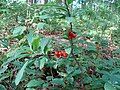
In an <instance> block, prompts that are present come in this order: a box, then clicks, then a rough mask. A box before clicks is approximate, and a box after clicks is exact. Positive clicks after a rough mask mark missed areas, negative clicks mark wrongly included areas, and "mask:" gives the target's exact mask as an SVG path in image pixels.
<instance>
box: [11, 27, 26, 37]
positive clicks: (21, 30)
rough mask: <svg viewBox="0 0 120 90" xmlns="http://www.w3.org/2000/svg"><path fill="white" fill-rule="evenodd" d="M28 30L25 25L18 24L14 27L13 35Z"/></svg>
mask: <svg viewBox="0 0 120 90" xmlns="http://www.w3.org/2000/svg"><path fill="white" fill-rule="evenodd" d="M25 30H26V27H25V26H18V27H16V28H14V30H13V36H18V35H21V34H23V32H24V31H25Z"/></svg>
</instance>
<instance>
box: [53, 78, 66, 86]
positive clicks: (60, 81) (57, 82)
mask: <svg viewBox="0 0 120 90" xmlns="http://www.w3.org/2000/svg"><path fill="white" fill-rule="evenodd" d="M51 83H53V84H58V85H63V86H64V81H63V78H55V79H53V80H52V81H51Z"/></svg>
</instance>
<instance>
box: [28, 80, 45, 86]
mask: <svg viewBox="0 0 120 90" xmlns="http://www.w3.org/2000/svg"><path fill="white" fill-rule="evenodd" d="M43 83H44V82H43V81H42V80H39V81H38V80H35V79H33V80H31V81H30V82H28V84H27V85H26V86H27V87H38V86H41V85H42V84H43Z"/></svg>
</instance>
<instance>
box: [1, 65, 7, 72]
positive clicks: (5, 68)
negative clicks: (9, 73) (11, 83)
mask: <svg viewBox="0 0 120 90" xmlns="http://www.w3.org/2000/svg"><path fill="white" fill-rule="evenodd" d="M7 68H8V66H7V65H6V66H3V67H2V68H0V74H1V73H4V72H5V71H6V70H7Z"/></svg>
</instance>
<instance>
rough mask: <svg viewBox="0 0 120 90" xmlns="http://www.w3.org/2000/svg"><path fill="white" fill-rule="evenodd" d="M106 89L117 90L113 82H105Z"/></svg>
mask: <svg viewBox="0 0 120 90" xmlns="http://www.w3.org/2000/svg"><path fill="white" fill-rule="evenodd" d="M104 89H105V90H117V89H116V88H115V87H114V86H113V85H112V84H110V83H108V82H107V83H105V85H104Z"/></svg>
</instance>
